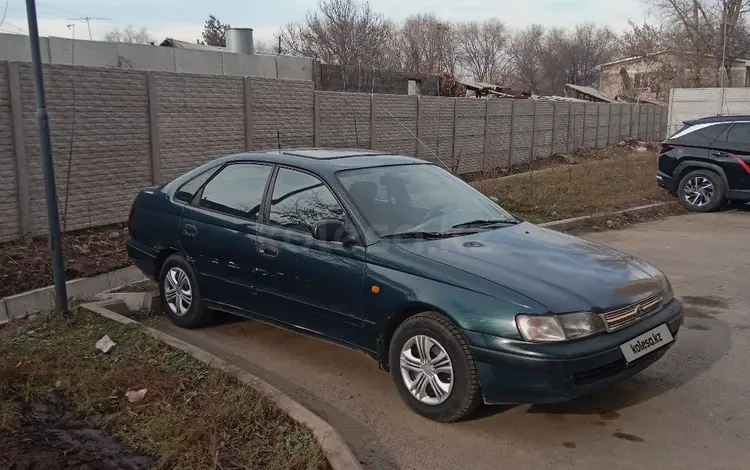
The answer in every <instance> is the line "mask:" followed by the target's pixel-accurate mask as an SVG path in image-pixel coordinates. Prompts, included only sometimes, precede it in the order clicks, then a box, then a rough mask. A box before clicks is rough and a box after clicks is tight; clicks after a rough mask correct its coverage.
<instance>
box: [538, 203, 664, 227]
mask: <svg viewBox="0 0 750 470" xmlns="http://www.w3.org/2000/svg"><path fill="white" fill-rule="evenodd" d="M675 204H679V202H676V201H675V202H657V203H655V204H647V205H645V206H638V207H631V208H630V209H623V210H621V211H615V212H607V213H604V214H593V215H583V216H581V217H573V218H570V219H563V220H555V221H552V222H545V223H543V224H538V225H539V226H540V227H544V228H549V229H553V230H558V231H560V230H568V229H570V228H573V227H575V226H576V225H578V224H579V223H581V222H585V221H589V220H594V219H607V218H610V217H615V216H618V215H633V214H643V213H648V212H651V211H653V210H654V209H660V208H665V209H666V208H667V207H670V206H672V205H675Z"/></svg>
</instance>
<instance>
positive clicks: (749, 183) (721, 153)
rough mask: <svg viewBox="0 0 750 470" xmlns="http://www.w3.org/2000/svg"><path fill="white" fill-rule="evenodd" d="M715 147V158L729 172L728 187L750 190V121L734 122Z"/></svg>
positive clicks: (713, 153)
mask: <svg viewBox="0 0 750 470" xmlns="http://www.w3.org/2000/svg"><path fill="white" fill-rule="evenodd" d="M713 147H714V148H713V150H712V151H711V155H712V157H713V159H715V160H716V162H717V163H719V164H720V165H721V167H722V168H723V169H724V172H725V173H726V174H727V180H728V181H729V188H727V189H733V190H738V189H739V190H750V122H736V123H734V124H733V125H732V126H731V127H730V128H729V130H728V131H727V132H726V133H725V134H724V135H723V136H722V138H720V139H717V140H716V141H715V142H714V144H713Z"/></svg>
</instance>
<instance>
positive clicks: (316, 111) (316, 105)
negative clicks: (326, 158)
mask: <svg viewBox="0 0 750 470" xmlns="http://www.w3.org/2000/svg"><path fill="white" fill-rule="evenodd" d="M320 100H321V97H320V95H319V94H318V92H317V91H313V146H314V147H320V110H321V107H320V106H321V105H320ZM354 132H355V134H356V132H357V130H356V129H355V130H354Z"/></svg>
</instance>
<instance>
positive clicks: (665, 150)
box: [661, 144, 674, 153]
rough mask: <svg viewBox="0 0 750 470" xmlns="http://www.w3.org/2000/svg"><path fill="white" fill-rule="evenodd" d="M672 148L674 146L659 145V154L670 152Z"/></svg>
mask: <svg viewBox="0 0 750 470" xmlns="http://www.w3.org/2000/svg"><path fill="white" fill-rule="evenodd" d="M673 148H674V145H670V144H661V153H664V152H669V151H670V150H672V149H673Z"/></svg>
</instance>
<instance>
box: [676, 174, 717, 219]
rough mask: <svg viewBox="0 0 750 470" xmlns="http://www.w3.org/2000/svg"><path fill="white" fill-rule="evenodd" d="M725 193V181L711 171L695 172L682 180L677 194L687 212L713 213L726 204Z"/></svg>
mask: <svg viewBox="0 0 750 470" xmlns="http://www.w3.org/2000/svg"><path fill="white" fill-rule="evenodd" d="M706 185H708V187H706ZM725 191H726V188H725V187H724V181H723V180H722V179H721V177H720V176H719V175H718V174H716V173H714V172H713V171H711V170H694V171H691V172H689V173H688V174H686V175H685V176H684V177H683V178H682V179H681V180H680V185H679V187H678V191H677V192H678V195H679V198H680V203H681V204H682V205H683V206H684V207H685V208H686V209H687V210H689V211H692V212H711V211H715V210H716V209H719V208H720V207H721V206H722V205H723V204H724V193H725Z"/></svg>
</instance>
